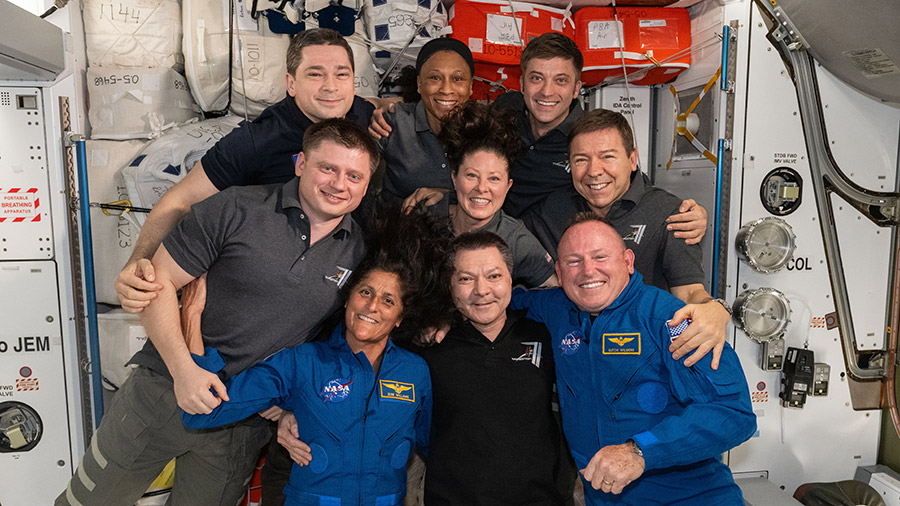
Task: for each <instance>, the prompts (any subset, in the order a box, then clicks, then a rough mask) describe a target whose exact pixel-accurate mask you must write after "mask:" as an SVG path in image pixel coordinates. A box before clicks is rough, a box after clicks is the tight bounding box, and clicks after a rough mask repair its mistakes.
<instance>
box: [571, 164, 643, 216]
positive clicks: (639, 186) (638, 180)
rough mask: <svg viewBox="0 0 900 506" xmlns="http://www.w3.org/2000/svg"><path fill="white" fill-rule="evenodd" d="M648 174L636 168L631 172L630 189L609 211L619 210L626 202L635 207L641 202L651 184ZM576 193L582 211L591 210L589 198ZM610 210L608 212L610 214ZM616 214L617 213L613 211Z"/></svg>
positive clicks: (630, 206)
mask: <svg viewBox="0 0 900 506" xmlns="http://www.w3.org/2000/svg"><path fill="white" fill-rule="evenodd" d="M646 177H647V176H645V175H644V173H643V172H641V171H640V170H636V171H634V172H632V173H631V182H630V183H629V184H628V189H627V190H625V193H624V194H623V195H622V196H621V197H619V199H618V200H616V201H615V202H613V203H612V205H611V206H610V207H609V211H610V212H613V211H614V210H618V209H619V208H621V207H622V205H623V203H624V202H627V203H628V204H629V208H634V207H635V206H637V205H638V204H639V203H640V202H641V198H642V197H643V196H644V193H646V191H647V186H649V181H648V180H647V179H646ZM575 195H576V196H577V198H578V201H579V203H580V204H581V205H580V208H581V210H582V211H590V210H591V207H590V206H589V205H588V202H587V199H585V198H584V197H582V196H581V194H579V193H578V192H575ZM609 214H610V213H609V212H607V213H606V215H607V216H609ZM613 214H615V213H613Z"/></svg>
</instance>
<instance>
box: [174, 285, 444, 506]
mask: <svg viewBox="0 0 900 506" xmlns="http://www.w3.org/2000/svg"><path fill="white" fill-rule="evenodd" d="M360 269H362V267H361V268H360ZM357 279H358V282H354V283H352V284H351V286H352V288H351V289H350V290H349V292H350V295H349V299H348V300H347V305H346V311H345V318H344V323H343V324H341V325H339V326H338V327H337V328H336V329H335V330H334V332H333V333H332V335H331V339H330V340H328V341H327V342H322V341H319V342H313V343H306V344H303V345H300V346H297V347H294V348H289V349H286V350H283V351H281V352H279V353H277V354H275V355H273V356H271V357H269V358H268V359H266V360H265V361H263V362H261V363H260V364H257V365H256V366H254V367H252V368H250V369H247V370H245V371H244V372H242V373H240V374H238V375H236V376H234V377H232V378H231V379H230V380H229V381H228V382H226V384H225V386H226V391H227V398H223V401H224V402H221V403H220V404H219V405H218V406H217V407H216V408H215V409H214V410H213V412H212V413H210V414H208V415H188V414H186V413H183V414H182V419H183V421H184V424H185V426H186V427H188V428H205V427H217V426H220V425H225V424H228V423H231V422H235V421H238V420H242V419H244V418H246V417H248V416H251V415H253V414H254V413H256V412H259V411H262V410H264V409H267V408H269V407H270V406H272V405H278V406H279V407H281V408H282V409H284V410H289V411H293V412H294V413H295V414H296V418H297V425H298V431H299V433H300V437H301V438H302V439H303V441H306V442H308V443H309V446H310V447H311V448H312V456H313V458H312V460H311V462H310V463H309V465H308V466H301V465H298V464H294V466H293V469H292V470H291V477H290V482H289V483H288V485H287V487H286V488H285V496H286V500H285V505H287V506H291V505H316V506H319V505H328V506H347V505H368V506H391V505H402V504H403V498H404V496H405V495H406V461H407V459H408V458H409V456H410V453H411V452H412V450H413V448H416V447H417V448H418V449H419V451H421V452H423V453H424V452H425V451H426V450H427V446H428V438H429V431H430V428H431V377H430V376H429V373H428V366H427V365H426V363H425V361H424V360H423V359H422V358H420V357H419V356H417V355H415V354H413V353H410V352H408V351H406V350H403V349H401V348H399V347H397V346H395V345H394V343H393V342H392V341H391V339H390V338H389V334H390V332H391V331H392V330H393V329H394V327H396V326H398V325H399V324H400V321H401V319H402V312H403V303H402V302H401V301H402V300H405V299H404V297H403V291H404V290H406V289H407V287H409V284H408V282H407V281H404V282H402V283H401V282H400V278H399V276H398V274H397V273H394V272H388V271H385V270H381V269H374V270H371V271H369V272H368V274H363V275H360V276H359V277H358V278H357ZM207 352H208V353H206V355H204V356H203V357H197V356H195V361H196V362H197V363H198V364H199V365H201V366H202V367H204V368H205V369H207V370H211V371H217V370H218V369H220V368H221V367H222V365H224V364H223V362H222V360H221V358H218V357H219V356H218V353H216V352H215V351H214V350H209V349H208V350H207Z"/></svg>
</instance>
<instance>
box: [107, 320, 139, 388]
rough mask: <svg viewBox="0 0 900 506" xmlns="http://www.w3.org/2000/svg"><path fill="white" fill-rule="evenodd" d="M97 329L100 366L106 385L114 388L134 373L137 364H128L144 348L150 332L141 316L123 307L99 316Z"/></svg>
mask: <svg viewBox="0 0 900 506" xmlns="http://www.w3.org/2000/svg"><path fill="white" fill-rule="evenodd" d="M97 331H98V334H99V338H100V369H101V370H102V371H103V377H104V378H106V380H107V381H108V382H109V383H111V384H107V383H106V382H104V385H103V386H104V387H106V388H107V389H110V390H112V389H114V388H118V387H121V386H122V383H124V382H125V380H126V379H128V377H129V376H131V371H132V370H133V367H134V366H130V365H125V364H126V363H127V362H128V361H129V360H130V359H131V356H132V355H134V354H135V353H137V352H138V351H139V350H140V349H141V348H143V347H144V343H146V342H147V331H146V330H144V327H143V326H141V317H140V316H139V315H136V314H129V313H126V312H125V311H123V310H121V309H113V310H112V311H109V312H108V313H103V314H98V315H97Z"/></svg>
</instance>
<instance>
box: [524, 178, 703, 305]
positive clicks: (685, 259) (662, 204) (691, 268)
mask: <svg viewBox="0 0 900 506" xmlns="http://www.w3.org/2000/svg"><path fill="white" fill-rule="evenodd" d="M638 174H640V175H638ZM680 205H681V199H679V198H678V197H676V196H675V195H672V194H671V193H669V192H667V191H665V190H661V189H659V188H655V187H653V186H651V185H650V182H649V180H647V179H646V176H644V174H643V173H641V172H638V171H635V172H632V174H631V184H630V186H629V187H628V190H627V191H626V192H625V194H624V195H622V198H620V199H619V200H617V201H615V202H613V204H612V206H610V209H609V212H608V213H607V215H606V218H607V219H608V220H609V221H610V222H611V223H612V224H613V226H614V227H615V229H616V231H617V232H619V234H621V235H622V239H624V240H625V246H626V247H627V248H628V249H630V250H632V251H634V268H635V270H637V271H638V272H640V273H641V275H642V276H643V277H644V284H647V285H651V286H655V287H657V288H661V289H663V290H669V288H670V287H673V286H682V285H690V284H693V283H703V281H704V275H703V264H702V263H701V261H702V252H701V250H700V245H698V244H693V245H689V244H687V243H685V242H684V240H683V239H676V238H675V236H674V234H673V232H670V231H668V230H666V218H668V217H669V216H670V215H671V214H673V213H675V212H677V210H678V207H679V206H680ZM581 211H590V207H588V204H587V201H585V200H584V198H583V197H582V196H581V195H579V194H578V193H577V192H576V191H575V189H574V188H572V187H571V186H570V187H569V188H566V189H564V190H559V191H556V192H554V193H553V194H552V195H550V196H549V197H547V199H546V200H545V201H544V202H543V203H541V204H540V205H539V206H538V207H537V208H535V211H534V212H533V213H530V214H529V216H527V217H526V218H525V225H526V226H527V227H528V228H529V229H530V230H531V231H532V232H534V235H535V236H537V238H538V240H539V241H541V244H543V245H544V247H545V248H547V251H549V252H550V254H551V255H553V256H554V258H556V248H557V246H559V240H560V239H561V238H562V234H563V232H564V231H565V228H566V225H568V224H569V221H570V220H571V219H572V217H573V216H575V214H576V213H579V212H581Z"/></svg>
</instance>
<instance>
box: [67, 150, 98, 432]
mask: <svg viewBox="0 0 900 506" xmlns="http://www.w3.org/2000/svg"><path fill="white" fill-rule="evenodd" d="M74 144H75V158H76V160H77V163H78V195H79V198H78V206H79V210H80V212H81V219H80V220H78V222H79V225H80V228H81V258H82V260H83V264H84V270H83V272H84V292H85V302H84V305H85V312H86V313H87V327H88V346H89V349H90V355H91V385H92V387H93V390H94V395H93V399H94V428H97V426H99V425H100V419H101V418H103V373H102V371H101V369H100V333H99V330H98V329H97V289H96V287H95V285H94V279H95V278H94V241H93V239H92V237H91V208H90V204H91V198H90V195H89V194H88V174H87V155H86V152H85V144H84V139H80V140H75V141H74Z"/></svg>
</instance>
